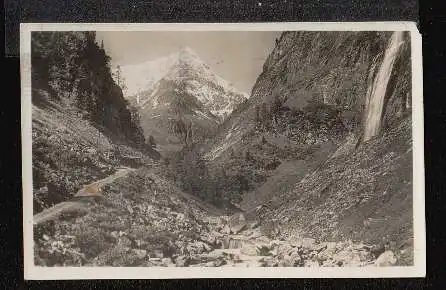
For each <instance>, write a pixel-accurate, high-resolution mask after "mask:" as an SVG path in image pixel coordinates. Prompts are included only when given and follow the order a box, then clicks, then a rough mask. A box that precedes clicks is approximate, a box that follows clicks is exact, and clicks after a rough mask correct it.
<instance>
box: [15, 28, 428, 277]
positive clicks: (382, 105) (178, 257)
mask: <svg viewBox="0 0 446 290" xmlns="http://www.w3.org/2000/svg"><path fill="white" fill-rule="evenodd" d="M21 67H22V71H21V73H22V138H23V139H22V140H23V141H22V152H23V153H22V154H23V156H22V158H23V165H22V167H23V201H24V204H23V209H24V211H23V215H24V255H25V279H37V280H39V279H76V278H99V279H100V278H116V279H117V278H122V279H124V278H151V279H153V278H155V279H156V278H188V277H195V278H200V277H208V278H212V277H406V276H412V277H413V276H418V277H420V276H424V275H425V246H424V245H425V229H424V164H423V154H424V152H423V101H422V80H421V36H420V34H419V32H418V31H417V28H416V26H415V25H414V24H413V23H399V22H389V23H350V24H347V23H345V24H342V23H332V24H330V23H319V24H311V23H307V24H300V23H270V24H266V23H263V24H261V23H259V24H242V23H238V24H237V23H234V24H201V25H200V24H187V25H186V24H170V25H167V24H145V25H143V24H134V25H132V24H84V25H82V24H76V25H74V24H54V23H53V24H22V26H21Z"/></svg>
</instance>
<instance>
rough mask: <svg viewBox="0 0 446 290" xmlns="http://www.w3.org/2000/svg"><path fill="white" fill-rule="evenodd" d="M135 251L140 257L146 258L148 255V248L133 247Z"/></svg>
mask: <svg viewBox="0 0 446 290" xmlns="http://www.w3.org/2000/svg"><path fill="white" fill-rule="evenodd" d="M133 252H134V253H135V255H136V257H138V259H144V258H145V257H146V256H147V251H146V250H141V249H133Z"/></svg>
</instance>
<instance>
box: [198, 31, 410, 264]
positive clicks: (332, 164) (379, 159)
mask: <svg viewBox="0 0 446 290" xmlns="http://www.w3.org/2000/svg"><path fill="white" fill-rule="evenodd" d="M392 38H395V34H393V33H392V32H285V33H283V34H282V35H281V37H280V38H279V39H278V40H277V42H276V46H275V48H274V50H273V52H272V53H271V55H270V56H269V57H268V59H267V61H266V62H265V65H264V68H263V72H262V74H261V75H260V76H259V78H258V80H257V82H256V84H255V85H254V87H253V90H252V93H251V97H250V98H249V100H248V101H247V102H246V103H245V104H244V105H243V106H241V107H240V108H239V109H238V110H236V111H235V112H234V113H233V114H232V115H231V116H230V117H229V118H228V119H227V120H226V122H224V123H223V124H222V126H220V128H219V134H218V137H217V140H216V141H215V143H214V144H213V145H211V146H209V148H208V151H207V154H206V159H207V161H208V163H209V164H210V166H215V167H223V168H225V169H226V171H227V172H231V174H233V175H234V174H235V175H237V174H238V173H241V172H242V170H245V171H250V172H253V173H252V174H251V175H250V176H251V177H256V176H257V177H256V178H255V179H254V180H253V179H252V178H251V180H247V181H245V183H247V186H246V187H245V190H243V191H239V192H235V191H234V192H233V194H234V195H235V197H233V199H234V201H236V202H237V200H238V201H240V206H241V208H242V209H243V210H245V211H246V212H247V213H248V216H250V215H251V214H250V213H252V214H253V216H256V217H257V218H258V217H259V216H260V217H261V218H262V222H264V223H267V222H269V221H275V220H276V219H277V220H278V221H280V222H279V223H280V224H283V228H284V236H287V237H288V238H291V237H293V236H294V237H295V236H296V235H299V234H302V236H306V235H307V236H311V237H314V238H318V239H321V240H333V239H334V240H336V239H338V240H341V239H348V238H351V239H358V240H367V241H370V242H374V243H378V242H383V241H382V238H383V237H385V238H384V239H385V240H387V241H392V245H394V247H398V250H401V249H402V252H403V253H405V254H402V255H403V257H402V258H401V259H400V260H399V263H401V264H411V263H412V260H411V255H412V252H411V250H410V249H411V243H412V220H411V219H412V216H411V212H412V203H411V200H412V190H411V174H412V173H411V172H412V171H411V164H412V155H411V154H412V151H411V134H412V132H411V122H410V116H411V93H410V92H411V86H410V82H411V74H410V72H411V66H410V39H409V37H408V34H406V33H403V34H402V39H401V40H402V41H399V42H397V43H395V41H393V42H392ZM395 39H397V38H395ZM389 51H390V52H389ZM390 60H391V61H392V65H388V63H387V62H389V61H390ZM383 67H385V68H386V69H387V71H385V72H384V73H385V74H388V77H389V78H388V83H387V82H384V81H382V80H381V83H379V82H378V83H376V81H375V80H376V79H377V76H379V77H380V78H382V77H383V75H384V76H385V74H383V71H382V70H383ZM376 84H377V85H381V86H384V87H382V88H379V90H380V91H381V92H383V94H384V95H383V104H382V113H381V114H380V116H377V118H375V119H376V120H378V121H380V122H379V123H378V127H379V128H378V134H377V135H376V136H372V138H367V139H365V138H363V137H364V129H365V125H366V121H367V118H366V114H367V113H368V110H369V109H370V107H371V104H370V103H371V102H374V101H375V100H374V99H373V98H374V96H373V94H374V93H373V92H371V90H375V91H376V90H377V89H376V88H374V87H373V86H374V85H376ZM386 84H387V85H386ZM344 150H346V151H345V152H344ZM285 152H286V153H285ZM341 152H344V153H341ZM237 156H242V157H243V156H244V158H239V157H237ZM268 159H273V160H275V161H274V162H273V163H270V166H264V164H265V161H266V160H268ZM245 171H243V172H245ZM245 176H246V174H245ZM234 195H233V196H234ZM238 195H240V196H241V197H237V196H238ZM394 250H396V249H394ZM404 255H407V257H406V256H404Z"/></svg>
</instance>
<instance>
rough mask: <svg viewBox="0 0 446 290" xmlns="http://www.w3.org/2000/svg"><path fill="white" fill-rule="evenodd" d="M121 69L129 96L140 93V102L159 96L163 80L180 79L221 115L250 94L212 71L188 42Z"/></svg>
mask: <svg viewBox="0 0 446 290" xmlns="http://www.w3.org/2000/svg"><path fill="white" fill-rule="evenodd" d="M121 69H122V73H123V76H124V78H125V80H126V85H127V88H128V89H127V92H126V94H127V97H133V96H135V95H139V97H137V99H138V101H139V104H146V103H147V101H149V99H152V98H154V97H156V94H157V93H156V91H157V87H158V83H159V82H160V81H168V82H174V83H178V84H179V83H180V82H181V88H182V89H183V90H184V93H186V94H188V95H192V96H194V97H195V98H196V99H197V100H198V101H199V102H200V103H201V104H202V105H203V107H204V108H205V109H206V110H208V111H210V112H211V113H212V114H214V115H215V116H217V117H220V118H222V119H223V118H224V117H226V116H227V115H228V114H230V113H231V112H232V110H233V109H234V108H235V107H236V106H237V105H238V104H240V103H241V102H243V101H244V100H246V99H247V98H248V95H247V94H245V93H241V92H238V91H237V90H236V89H235V88H234V87H233V86H232V85H231V84H229V83H228V82H227V81H226V80H224V79H223V78H222V77H220V76H219V75H217V74H216V73H215V72H214V71H212V69H211V68H210V67H209V65H207V64H206V63H205V62H204V61H203V60H201V59H200V57H199V56H198V55H197V53H195V51H193V50H192V49H191V48H190V47H187V46H184V47H181V48H180V49H179V51H178V52H176V53H173V54H170V55H168V56H166V57H162V58H159V59H155V60H152V61H147V62H144V63H141V64H138V65H129V66H123V67H122V68H121ZM142 96H143V97H142ZM156 99H157V98H156ZM153 101H155V99H153ZM156 102H158V101H157V100H156Z"/></svg>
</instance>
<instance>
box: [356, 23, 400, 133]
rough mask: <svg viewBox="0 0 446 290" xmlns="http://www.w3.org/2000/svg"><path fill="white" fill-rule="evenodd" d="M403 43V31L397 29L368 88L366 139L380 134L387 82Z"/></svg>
mask: <svg viewBox="0 0 446 290" xmlns="http://www.w3.org/2000/svg"><path fill="white" fill-rule="evenodd" d="M402 43H403V32H402V31H395V32H394V33H393V34H392V36H391V38H390V41H389V45H388V46H387V49H386V51H385V54H384V58H383V61H382V63H381V66H380V67H379V70H378V73H377V74H376V77H375V79H374V81H373V83H371V84H369V89H368V90H367V98H366V100H367V107H366V114H367V115H366V121H365V131H364V141H367V140H369V139H370V138H372V137H373V136H375V135H376V134H378V132H379V129H380V126H381V115H382V112H383V106H384V97H385V95H386V90H387V84H388V82H389V79H390V76H391V74H392V68H393V65H394V63H395V59H396V57H397V55H398V54H397V52H398V50H399V48H400V46H401V44H402Z"/></svg>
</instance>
